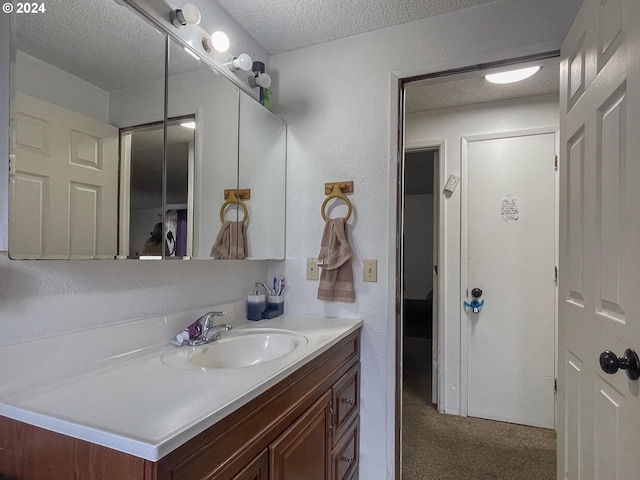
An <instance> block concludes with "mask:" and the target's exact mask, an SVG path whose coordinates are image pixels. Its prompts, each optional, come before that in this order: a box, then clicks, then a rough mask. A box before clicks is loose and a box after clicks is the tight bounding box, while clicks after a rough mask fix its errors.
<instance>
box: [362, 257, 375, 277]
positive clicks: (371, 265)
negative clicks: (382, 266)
mask: <svg viewBox="0 0 640 480" xmlns="http://www.w3.org/2000/svg"><path fill="white" fill-rule="evenodd" d="M364 281H365V282H377V281H378V260H376V259H370V260H365V261H364Z"/></svg>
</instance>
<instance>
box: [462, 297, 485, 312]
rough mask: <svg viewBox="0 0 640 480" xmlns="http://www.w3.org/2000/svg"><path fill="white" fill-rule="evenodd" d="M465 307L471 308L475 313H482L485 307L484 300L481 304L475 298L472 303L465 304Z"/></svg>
mask: <svg viewBox="0 0 640 480" xmlns="http://www.w3.org/2000/svg"><path fill="white" fill-rule="evenodd" d="M464 306H465V307H469V308H471V309H472V312H473V313H480V310H482V307H483V306H484V300H482V301H481V302H479V301H478V299H477V298H474V299H473V300H471V302H464Z"/></svg>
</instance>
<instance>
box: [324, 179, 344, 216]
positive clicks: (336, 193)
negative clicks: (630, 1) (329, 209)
mask: <svg viewBox="0 0 640 480" xmlns="http://www.w3.org/2000/svg"><path fill="white" fill-rule="evenodd" d="M332 198H341V199H342V200H343V201H344V203H346V204H347V208H348V210H347V216H346V217H344V221H345V222H346V221H347V220H349V217H351V202H350V201H349V199H348V198H347V197H346V196H345V194H344V193H342V189H341V188H340V185H337V184H336V185H334V186H333V190H332V191H331V193H330V194H329V195H327V198H325V199H324V202H322V207H320V213H321V214H322V218H323V220H324V221H325V222H327V221H328V219H327V215H326V214H325V213H324V207H326V205H327V202H328V201H329V200H331V199H332Z"/></svg>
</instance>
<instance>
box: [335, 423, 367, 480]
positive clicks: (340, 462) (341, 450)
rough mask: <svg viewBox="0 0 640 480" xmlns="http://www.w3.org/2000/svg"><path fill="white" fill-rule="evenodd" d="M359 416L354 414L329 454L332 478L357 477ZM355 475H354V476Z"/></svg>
mask: <svg viewBox="0 0 640 480" xmlns="http://www.w3.org/2000/svg"><path fill="white" fill-rule="evenodd" d="M359 420H360V418H359V417H358V416H356V418H355V419H354V421H353V423H351V424H350V425H349V428H348V429H347V431H346V432H345V434H344V436H343V437H342V438H341V439H340V441H339V442H338V444H337V445H336V447H335V448H334V449H333V453H332V454H331V469H332V470H333V472H332V473H333V475H332V477H331V478H332V479H333V480H351V479H353V478H357V473H356V471H357V470H358V456H359V453H360V451H359V450H360V449H359V445H360V422H359ZM354 475H355V476H354Z"/></svg>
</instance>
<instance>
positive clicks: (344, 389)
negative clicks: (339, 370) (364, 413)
mask: <svg viewBox="0 0 640 480" xmlns="http://www.w3.org/2000/svg"><path fill="white" fill-rule="evenodd" d="M332 391H333V398H332V402H333V412H334V415H335V418H334V431H333V445H335V444H336V443H337V442H338V441H339V440H340V438H341V437H342V435H344V432H345V430H346V429H347V428H348V427H349V425H350V423H351V421H352V420H353V418H354V417H355V416H356V415H358V412H359V410H360V363H356V364H355V365H354V366H353V367H352V368H351V369H350V370H349V371H348V372H347V373H345V374H344V375H343V376H342V377H341V378H340V380H338V381H337V382H336V383H335V385H334V386H333V389H332Z"/></svg>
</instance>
